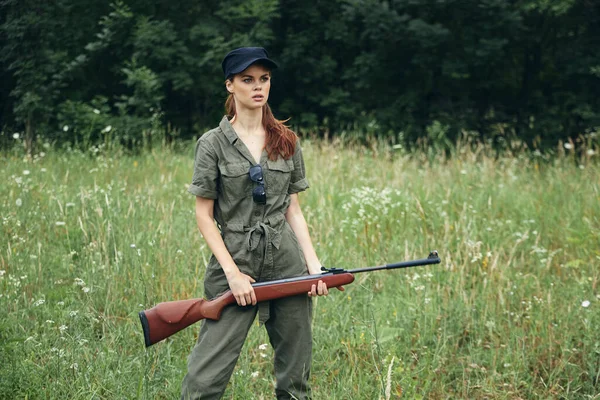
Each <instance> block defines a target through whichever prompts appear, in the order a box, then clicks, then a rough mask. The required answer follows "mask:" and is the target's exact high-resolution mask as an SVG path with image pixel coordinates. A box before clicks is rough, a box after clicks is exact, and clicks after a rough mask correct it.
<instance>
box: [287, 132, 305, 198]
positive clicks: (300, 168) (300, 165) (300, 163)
mask: <svg viewBox="0 0 600 400" xmlns="http://www.w3.org/2000/svg"><path fill="white" fill-rule="evenodd" d="M292 160H293V162H294V170H293V171H292V176H291V179H290V186H289V187H288V194H294V193H298V192H302V191H304V190H306V189H308V188H309V185H308V181H307V180H306V168H305V167H304V157H303V156H302V147H300V140H297V141H296V150H295V152H294V155H293V156H292Z"/></svg>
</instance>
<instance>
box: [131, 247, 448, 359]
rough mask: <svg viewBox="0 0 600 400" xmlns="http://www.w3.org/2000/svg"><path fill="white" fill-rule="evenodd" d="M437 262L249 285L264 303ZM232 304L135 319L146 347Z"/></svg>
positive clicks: (184, 305)
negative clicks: (359, 277) (371, 274)
mask: <svg viewBox="0 0 600 400" xmlns="http://www.w3.org/2000/svg"><path fill="white" fill-rule="evenodd" d="M438 263H440V258H439V256H438V253H437V251H432V252H431V253H429V256H428V257H427V258H422V259H419V260H412V261H404V262H399V263H394V264H385V265H379V266H376V267H366V268H357V269H352V270H349V271H348V270H345V269H342V268H325V267H321V270H322V271H323V273H321V274H317V275H307V276H301V277H297V278H287V279H279V280H274V281H268V282H259V283H253V284H252V287H253V288H254V294H255V295H256V300H257V301H266V300H273V299H278V298H281V297H288V296H295V295H297V294H302V293H308V292H309V291H310V289H311V287H312V285H315V284H317V283H319V281H323V282H324V283H326V284H327V288H334V287H335V288H337V287H340V286H343V285H347V284H349V283H352V282H353V281H354V275H353V274H355V273H358V272H367V271H377V270H381V269H396V268H408V267H417V266H421V265H429V264H438ZM233 303H236V301H235V297H233V294H232V293H231V290H228V291H227V292H225V293H223V294H222V295H220V296H218V297H216V298H215V299H213V300H210V301H209V300H205V299H189V300H179V301H168V302H165V303H159V304H157V305H156V306H154V307H153V308H151V309H149V310H145V311H140V313H139V316H140V321H141V323H142V329H143V330H144V341H145V343H146V347H150V346H152V345H153V344H155V343H158V342H160V341H161V340H163V339H166V338H168V337H169V336H171V335H173V334H175V333H177V332H179V331H180V330H182V329H184V328H187V327H188V326H190V325H192V324H193V323H195V322H197V321H199V320H201V319H205V318H207V319H212V320H215V321H216V320H218V319H219V318H220V317H221V312H222V311H223V308H224V307H225V306H227V305H230V304H233Z"/></svg>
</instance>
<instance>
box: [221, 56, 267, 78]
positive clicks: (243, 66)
mask: <svg viewBox="0 0 600 400" xmlns="http://www.w3.org/2000/svg"><path fill="white" fill-rule="evenodd" d="M256 63H260V64H263V65H265V66H266V67H268V68H269V69H276V68H277V64H275V62H274V61H273V60H270V59H268V58H255V59H252V60H248V61H246V62H245V63H243V64H240V65H238V66H237V67H236V68H234V69H232V70H231V71H230V74H229V76H231V75H235V74H239V73H240V72H243V71H245V70H246V69H247V68H248V67H249V66H251V65H252V64H256Z"/></svg>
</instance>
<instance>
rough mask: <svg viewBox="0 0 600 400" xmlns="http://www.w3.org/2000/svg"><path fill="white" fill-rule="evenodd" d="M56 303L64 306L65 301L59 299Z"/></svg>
mask: <svg viewBox="0 0 600 400" xmlns="http://www.w3.org/2000/svg"><path fill="white" fill-rule="evenodd" d="M56 305H59V306H64V305H65V302H64V301H59V302H58V303H56Z"/></svg>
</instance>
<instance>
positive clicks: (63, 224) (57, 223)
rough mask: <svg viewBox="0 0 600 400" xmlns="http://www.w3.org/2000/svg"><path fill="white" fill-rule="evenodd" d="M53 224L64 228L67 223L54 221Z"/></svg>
mask: <svg viewBox="0 0 600 400" xmlns="http://www.w3.org/2000/svg"><path fill="white" fill-rule="evenodd" d="M54 224H55V225H56V226H65V225H66V224H67V223H66V222H65V221H56V222H55V223H54Z"/></svg>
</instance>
